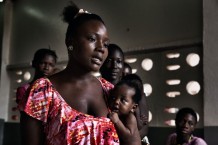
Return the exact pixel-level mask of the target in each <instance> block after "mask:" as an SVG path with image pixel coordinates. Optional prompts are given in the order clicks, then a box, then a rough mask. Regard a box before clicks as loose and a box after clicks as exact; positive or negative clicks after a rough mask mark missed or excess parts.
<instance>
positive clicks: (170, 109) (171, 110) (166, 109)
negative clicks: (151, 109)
mask: <svg viewBox="0 0 218 145" xmlns="http://www.w3.org/2000/svg"><path fill="white" fill-rule="evenodd" d="M164 111H165V112H167V113H173V114H175V113H177V112H178V111H179V108H174V107H172V108H165V109H164Z"/></svg>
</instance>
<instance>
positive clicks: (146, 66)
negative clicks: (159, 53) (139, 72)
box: [141, 58, 153, 71]
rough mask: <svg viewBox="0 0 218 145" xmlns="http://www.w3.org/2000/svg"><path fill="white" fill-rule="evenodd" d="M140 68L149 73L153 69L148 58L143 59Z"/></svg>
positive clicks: (151, 62)
mask: <svg viewBox="0 0 218 145" xmlns="http://www.w3.org/2000/svg"><path fill="white" fill-rule="evenodd" d="M141 66H142V68H143V69H144V70H146V71H149V70H151V69H152V67H153V61H152V60H151V59H149V58H145V59H144V60H143V61H142V64H141Z"/></svg>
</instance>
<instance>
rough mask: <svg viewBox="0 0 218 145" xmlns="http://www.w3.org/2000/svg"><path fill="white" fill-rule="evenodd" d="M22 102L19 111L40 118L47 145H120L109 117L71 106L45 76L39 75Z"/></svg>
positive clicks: (104, 86) (101, 80)
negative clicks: (84, 111)
mask: <svg viewBox="0 0 218 145" xmlns="http://www.w3.org/2000/svg"><path fill="white" fill-rule="evenodd" d="M99 80H100V82H101V83H102V87H103V89H104V90H109V89H111V88H113V85H112V84H111V83H109V82H107V81H106V80H104V79H102V78H100V79H99ZM22 102H25V103H23V107H22V105H20V106H21V107H20V109H21V110H20V111H24V112H25V113H27V114H28V115H29V116H31V117H33V118H35V119H37V120H40V121H42V122H43V125H44V132H45V134H46V142H45V144H46V145H119V139H118V135H117V132H116V130H115V127H114V125H113V123H112V122H111V121H110V119H108V118H105V117H94V116H91V115H88V114H84V113H82V112H79V111H77V110H75V109H73V108H71V107H70V106H69V105H68V104H67V103H66V102H65V100H64V99H63V98H62V97H61V95H60V94H59V93H58V92H57V90H56V89H55V88H54V87H53V85H52V83H51V82H50V81H49V79H47V78H41V79H38V80H37V81H36V82H35V83H34V84H33V85H32V87H31V90H30V93H29V96H28V98H27V99H26V101H22ZM22 108H24V110H22Z"/></svg>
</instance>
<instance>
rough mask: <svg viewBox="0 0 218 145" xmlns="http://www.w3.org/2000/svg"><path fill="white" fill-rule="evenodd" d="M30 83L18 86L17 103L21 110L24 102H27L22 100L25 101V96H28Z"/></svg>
mask: <svg viewBox="0 0 218 145" xmlns="http://www.w3.org/2000/svg"><path fill="white" fill-rule="evenodd" d="M29 86H30V84H29V83H27V84H24V85H22V86H21V87H18V88H17V92H16V103H17V107H18V109H19V110H23V106H22V104H24V103H25V102H22V101H24V100H25V99H24V97H26V96H27V94H26V93H27V91H28V88H29Z"/></svg>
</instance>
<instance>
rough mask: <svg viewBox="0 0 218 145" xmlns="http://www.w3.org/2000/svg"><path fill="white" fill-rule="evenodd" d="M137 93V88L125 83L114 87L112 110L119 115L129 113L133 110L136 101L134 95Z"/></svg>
mask: <svg viewBox="0 0 218 145" xmlns="http://www.w3.org/2000/svg"><path fill="white" fill-rule="evenodd" d="M134 95H135V89H134V88H131V87H129V86H128V85H126V84H123V85H121V86H119V87H116V88H114V90H113V92H112V94H111V97H112V107H111V110H112V111H114V112H117V113H118V114H119V115H127V114H129V112H130V111H133V108H134V106H135V103H134V101H133V96H134Z"/></svg>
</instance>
